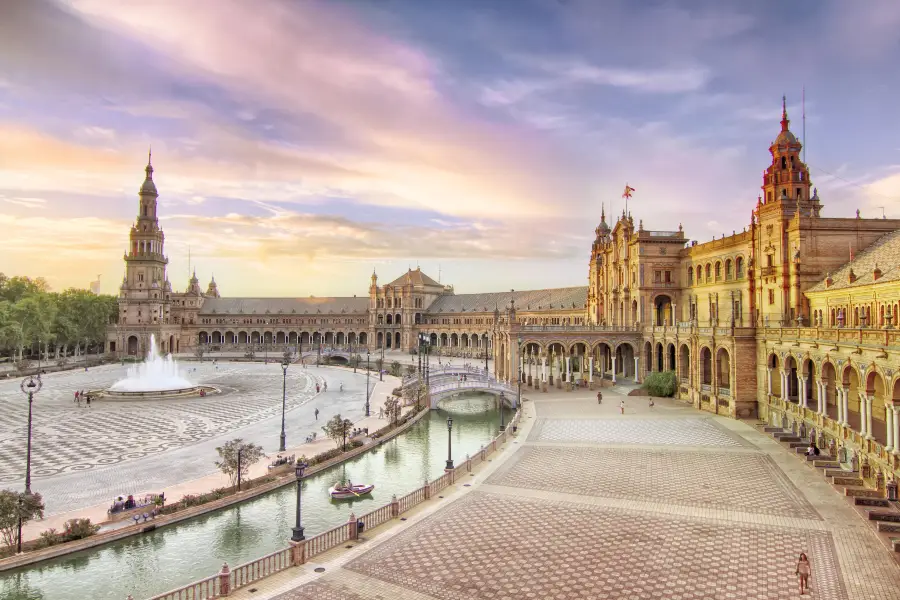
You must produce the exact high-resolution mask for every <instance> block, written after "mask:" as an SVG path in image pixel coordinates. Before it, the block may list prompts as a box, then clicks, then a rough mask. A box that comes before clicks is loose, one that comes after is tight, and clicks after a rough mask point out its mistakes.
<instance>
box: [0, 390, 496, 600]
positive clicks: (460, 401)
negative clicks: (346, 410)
mask: <svg viewBox="0 0 900 600" xmlns="http://www.w3.org/2000/svg"><path fill="white" fill-rule="evenodd" d="M504 413H505V414H504V419H505V420H507V421H508V420H509V418H511V417H512V413H511V412H509V411H508V409H507V410H506V411H504ZM448 416H452V417H453V429H452V433H451V436H452V442H453V444H452V445H453V448H452V449H453V459H454V461H455V462H457V463H458V461H459V460H464V459H465V456H466V454H474V453H475V452H477V451H478V450H479V448H480V447H481V445H482V444H485V443H487V442H488V441H489V440H490V439H491V438H492V437H493V436H495V435H496V434H497V431H498V428H499V424H500V415H499V413H498V412H497V403H496V399H494V398H493V397H491V396H488V395H483V394H467V395H463V396H459V397H457V398H455V399H452V400H446V401H444V402H442V403H441V408H440V409H439V410H433V411H431V412H430V413H429V414H428V415H426V416H425V417H424V418H422V420H421V421H419V422H418V423H417V424H416V425H414V426H413V427H412V428H410V430H409V431H407V432H406V433H404V434H402V435H400V436H398V437H396V438H394V439H392V440H389V441H387V442H385V443H384V444H382V445H381V446H379V447H378V448H376V449H374V450H370V451H369V452H366V453H365V454H363V455H362V456H359V457H357V458H355V459H352V460H349V461H347V462H346V463H344V464H342V465H337V466H335V467H332V468H331V469H328V470H326V471H323V472H321V473H317V474H315V475H313V476H311V477H309V478H307V479H305V480H304V482H303V500H302V504H303V508H302V511H303V526H304V527H305V534H306V537H312V536H314V535H317V534H319V533H321V532H322V531H325V530H327V529H330V528H332V527H334V526H336V525H339V524H341V523H345V522H346V521H347V520H348V519H349V518H350V513H351V512H353V513H355V514H357V515H361V514H364V513H367V512H369V511H370V510H373V509H375V508H377V507H379V506H383V505H384V504H387V503H388V502H390V500H391V496H392V495H394V494H396V495H397V496H398V497H400V496H403V495H405V494H408V493H409V492H411V491H412V490H414V489H416V488H418V487H421V486H422V485H423V484H424V482H425V481H426V480H428V481H430V480H432V479H435V478H437V477H438V476H440V475H441V474H442V472H443V470H444V466H445V464H446V461H447V417H448ZM342 477H349V478H350V479H351V480H353V481H354V482H355V483H370V482H371V483H374V484H375V491H374V492H372V494H371V496H367V497H365V498H359V499H354V500H345V501H332V500H331V499H330V498H329V497H328V488H330V487H331V485H332V484H334V483H335V481H337V480H339V479H341V478H342ZM296 489H297V488H296V485H290V486H285V487H283V488H280V489H278V490H275V491H273V492H270V493H268V494H266V495H265V496H261V497H259V498H256V499H254V500H251V501H249V502H245V503H243V504H241V505H239V506H235V507H232V508H227V509H224V510H221V511H218V512H214V513H211V514H208V515H205V516H202V517H198V518H196V519H192V520H190V521H187V522H185V523H181V524H178V525H173V526H171V527H165V528H163V529H160V530H158V531H155V532H153V533H148V534H144V535H140V536H136V537H132V538H128V539H126V540H121V541H119V542H115V543H112V544H108V545H105V546H101V547H99V548H95V549H93V550H87V551H84V552H79V553H76V554H71V555H68V556H65V557H62V558H59V559H56V560H53V561H48V562H44V563H40V564H38V565H35V566H33V567H29V568H25V569H21V570H18V571H7V572H3V573H0V600H84V599H87V598H90V599H91V600H125V598H126V597H127V596H128V594H132V595H133V596H134V598H135V600H145V599H146V598H150V597H152V596H154V595H156V594H161V593H163V592H166V591H169V590H171V589H173V588H177V587H179V586H182V585H185V584H188V583H190V582H192V581H196V580H198V579H202V578H204V577H208V576H210V575H212V574H214V573H216V572H217V571H218V570H219V569H220V568H221V567H222V563H223V562H227V563H228V564H229V565H231V566H235V565H239V564H241V563H245V562H248V561H250V560H254V559H256V558H259V557H261V556H264V555H266V554H268V553H270V552H274V551H275V550H277V549H279V548H284V547H286V546H287V545H288V540H289V539H290V536H291V527H293V526H294V519H295V506H296Z"/></svg>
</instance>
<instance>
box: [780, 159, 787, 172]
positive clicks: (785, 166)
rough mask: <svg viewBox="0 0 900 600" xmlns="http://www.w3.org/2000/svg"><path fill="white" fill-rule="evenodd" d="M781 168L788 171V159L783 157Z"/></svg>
mask: <svg viewBox="0 0 900 600" xmlns="http://www.w3.org/2000/svg"><path fill="white" fill-rule="evenodd" d="M781 168H782V169H787V158H785V157H784V156H782V157H781Z"/></svg>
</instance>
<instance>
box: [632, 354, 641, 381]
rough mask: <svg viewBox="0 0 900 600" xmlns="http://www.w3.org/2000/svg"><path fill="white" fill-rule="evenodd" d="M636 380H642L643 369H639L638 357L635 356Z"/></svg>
mask: <svg viewBox="0 0 900 600" xmlns="http://www.w3.org/2000/svg"><path fill="white" fill-rule="evenodd" d="M634 382H635V383H640V382H641V371H640V370H639V369H638V357H637V356H635V357H634Z"/></svg>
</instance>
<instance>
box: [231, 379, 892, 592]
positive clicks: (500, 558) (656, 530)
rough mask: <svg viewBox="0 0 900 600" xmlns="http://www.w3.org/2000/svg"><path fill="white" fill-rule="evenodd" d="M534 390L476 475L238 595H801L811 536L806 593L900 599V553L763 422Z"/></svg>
mask: <svg viewBox="0 0 900 600" xmlns="http://www.w3.org/2000/svg"><path fill="white" fill-rule="evenodd" d="M529 396H530V397H531V398H533V399H534V400H535V402H527V403H526V404H525V410H526V415H527V417H526V418H525V419H524V426H523V428H522V429H521V430H520V435H519V437H518V439H517V440H516V441H514V442H512V443H510V444H507V447H506V449H505V450H504V451H503V452H502V453H500V454H499V455H498V457H497V458H495V460H494V461H493V462H492V463H490V464H488V465H487V466H486V468H485V469H483V470H482V471H480V472H478V473H477V475H476V477H473V478H471V479H470V480H469V481H465V482H460V483H459V484H457V485H455V486H453V487H452V488H448V489H447V490H445V492H444V494H443V499H437V500H436V501H434V502H431V503H428V504H426V505H424V506H423V508H422V509H421V511H420V512H417V513H414V514H413V515H412V516H410V518H409V519H408V520H407V521H406V522H404V523H398V524H397V525H394V526H391V527H388V528H384V529H376V530H374V531H372V532H366V533H365V534H364V536H363V537H364V538H365V539H364V540H362V541H361V542H360V543H358V544H355V545H350V546H351V547H349V549H339V550H335V551H332V552H330V553H327V554H325V555H322V556H321V557H317V561H315V562H313V563H309V564H306V565H304V566H303V567H300V568H295V569H290V570H288V571H286V572H284V573H281V574H279V575H276V576H274V577H271V578H268V579H265V580H262V581H260V582H259V583H258V584H254V586H253V588H254V590H255V591H254V593H252V594H251V593H250V592H249V591H248V590H247V591H245V590H242V591H240V592H238V593H236V594H234V595H233V597H234V598H235V599H238V600H243V599H244V598H251V597H252V598H257V599H259V598H268V599H272V598H274V599H277V600H313V599H316V600H328V599H340V600H369V599H372V600H374V599H376V598H392V599H397V600H428V599H433V598H439V599H443V600H463V599H491V600H501V599H502V600H512V599H520V598H535V599H540V600H543V599H545V598H566V599H568V598H590V599H599V598H605V599H620V600H633V599H638V600H640V599H651V598H653V599H656V598H659V599H663V598H665V599H687V598H691V599H695V598H704V599H706V598H709V599H713V598H716V599H718V598H722V599H726V598H727V599H735V600H749V599H751V598H752V599H771V600H783V599H785V598H795V597H799V594H798V591H797V584H796V578H795V576H794V568H795V564H796V558H797V556H798V555H799V553H800V552H806V553H807V554H808V555H809V557H810V560H811V563H812V568H813V576H812V578H811V584H812V593H811V594H810V595H809V596H807V597H809V598H817V599H832V600H844V599H846V600H900V566H898V564H897V563H896V562H895V560H894V558H893V557H892V555H891V553H890V552H888V550H887V549H886V548H885V547H884V546H883V545H882V544H881V543H880V542H879V541H878V540H877V539H876V537H875V536H874V534H873V533H872V531H871V529H870V528H869V526H868V525H867V524H866V523H865V522H864V521H863V520H862V519H860V518H859V516H858V515H857V514H856V513H855V511H854V510H853V509H852V508H851V507H850V505H849V504H848V503H847V502H846V500H845V499H844V498H842V497H841V496H839V495H838V494H837V493H836V492H835V491H834V490H833V489H832V488H831V487H830V486H829V485H828V484H827V483H826V482H825V481H824V479H823V478H822V477H821V476H820V475H819V474H818V473H817V472H816V471H814V470H813V469H812V468H811V467H809V466H808V465H807V464H806V463H805V462H804V461H802V460H800V458H798V457H797V456H795V455H791V454H789V453H788V452H787V450H786V449H785V448H783V447H782V446H780V445H779V444H777V443H776V442H774V441H773V440H771V439H770V438H768V437H766V436H765V435H764V434H762V433H760V432H758V431H756V430H755V429H753V428H752V427H751V426H749V425H747V424H745V423H742V422H738V421H733V420H728V419H725V418H720V417H716V416H712V415H709V414H705V413H700V412H697V411H695V410H693V409H692V408H689V407H687V406H686V405H684V404H681V403H677V402H674V401H671V400H656V406H655V407H654V408H650V407H649V402H648V398H645V397H628V398H625V397H624V396H621V395H619V394H617V393H616V392H615V391H610V390H608V389H605V390H604V399H603V404H602V405H599V406H598V405H597V402H596V395H595V394H594V393H591V392H570V393H566V392H556V393H550V394H540V393H537V394H535V393H534V392H531V393H530V394H529ZM623 398H625V404H626V410H625V414H624V415H621V414H619V403H620V401H621V400H622V399H623ZM466 484H471V486H470V487H466ZM317 568H319V569H321V570H322V572H320V573H316V572H315V570H316V569H317Z"/></svg>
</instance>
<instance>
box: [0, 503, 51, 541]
mask: <svg viewBox="0 0 900 600" xmlns="http://www.w3.org/2000/svg"><path fill="white" fill-rule="evenodd" d="M20 517H21V519H22V523H23V524H24V523H27V522H28V521H31V520H32V519H34V518H38V519H43V518H44V500H43V498H41V495H40V494H36V493H34V492H32V493H31V494H26V493H24V492H13V491H11V490H0V538H2V539H3V541H4V542H5V543H6V545H7V546H13V545H15V543H16V541H17V539H18V531H19V518H20Z"/></svg>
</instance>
